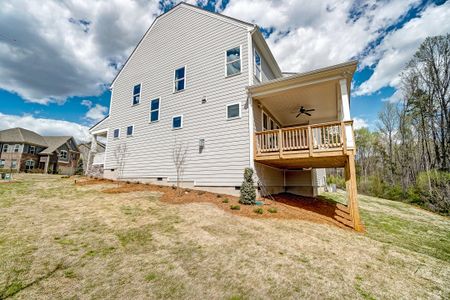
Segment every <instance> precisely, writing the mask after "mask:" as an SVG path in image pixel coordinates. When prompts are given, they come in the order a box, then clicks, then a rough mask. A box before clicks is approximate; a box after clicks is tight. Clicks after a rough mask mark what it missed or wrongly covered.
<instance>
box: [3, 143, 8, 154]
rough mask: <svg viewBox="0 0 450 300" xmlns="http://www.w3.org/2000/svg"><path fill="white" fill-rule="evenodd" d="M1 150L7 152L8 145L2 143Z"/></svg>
mask: <svg viewBox="0 0 450 300" xmlns="http://www.w3.org/2000/svg"><path fill="white" fill-rule="evenodd" d="M3 152H8V145H7V144H5V145H3Z"/></svg>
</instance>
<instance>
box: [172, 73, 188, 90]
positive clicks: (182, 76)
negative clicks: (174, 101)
mask: <svg viewBox="0 0 450 300" xmlns="http://www.w3.org/2000/svg"><path fill="white" fill-rule="evenodd" d="M185 85H186V68H185V67H182V68H179V69H176V70H175V80H174V91H175V92H179V91H182V90H184V88H185Z"/></svg>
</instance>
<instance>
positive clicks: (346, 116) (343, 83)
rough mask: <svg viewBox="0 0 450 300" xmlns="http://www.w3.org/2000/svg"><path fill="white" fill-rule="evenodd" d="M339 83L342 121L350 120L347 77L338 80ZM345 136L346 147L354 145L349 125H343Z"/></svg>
mask: <svg viewBox="0 0 450 300" xmlns="http://www.w3.org/2000/svg"><path fill="white" fill-rule="evenodd" d="M339 85H340V90H341V111H342V121H350V120H351V117H350V95H349V94H348V87H347V79H345V78H344V79H341V80H339ZM345 136H346V139H347V147H350V148H353V147H355V143H354V141H353V132H352V126H351V125H345Z"/></svg>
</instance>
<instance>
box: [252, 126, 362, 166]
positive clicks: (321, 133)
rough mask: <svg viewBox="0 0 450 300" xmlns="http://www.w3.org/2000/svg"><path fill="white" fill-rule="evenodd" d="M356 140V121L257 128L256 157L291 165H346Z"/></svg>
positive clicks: (263, 160) (266, 162)
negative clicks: (269, 128)
mask: <svg viewBox="0 0 450 300" xmlns="http://www.w3.org/2000/svg"><path fill="white" fill-rule="evenodd" d="M349 133H350V134H351V135H352V136H351V137H348V136H347V135H348V134H349ZM349 140H350V141H352V143H351V145H348V144H349V143H348V141H349ZM353 141H354V138H353V121H344V122H330V123H322V124H314V125H307V126H298V127H287V128H281V129H276V130H267V131H261V132H256V133H255V161H257V162H259V163H263V164H267V165H271V166H275V167H279V168H288V169H290V168H307V167H313V168H336V167H344V166H345V163H346V161H347V157H348V154H349V153H351V154H353V153H354V146H353V145H354V142H353Z"/></svg>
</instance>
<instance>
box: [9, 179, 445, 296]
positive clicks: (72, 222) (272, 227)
mask: <svg viewBox="0 0 450 300" xmlns="http://www.w3.org/2000/svg"><path fill="white" fill-rule="evenodd" d="M17 176H21V177H20V180H21V182H17V183H15V184H8V185H0V228H2V231H1V232H0V298H6V297H8V296H11V297H14V298H19V299H30V298H33V299H36V298H39V299H59V298H63V299H71V298H81V299H91V298H108V299H112V298H126V299H133V298H134V299H136V298H138V299H142V298H153V299H155V298H159V299H160V298H162V299H167V298H171V299H173V298H181V299H230V298H232V297H234V298H235V299H240V298H241V299H247V298H258V299H272V298H295V299H298V298H314V299H323V298H339V299H342V298H361V299H363V298H365V299H372V298H387V299H394V298H401V299H417V298H422V299H423V298H435V299H439V298H448V297H449V296H450V287H449V285H448V282H449V281H450V255H449V252H448V249H447V251H445V248H446V247H445V246H446V245H448V239H449V237H450V221H449V220H448V218H442V217H439V216H436V215H434V214H429V213H422V212H420V211H418V210H409V209H408V208H407V207H403V206H398V207H396V204H391V203H390V202H389V203H388V202H386V205H383V201H382V200H379V199H375V200H374V201H375V202H374V203H372V202H370V200H371V199H369V198H367V199H362V201H361V202H362V203H361V206H362V212H363V220H364V221H366V226H367V229H368V233H367V234H366V235H361V234H356V233H354V232H351V231H349V230H342V229H339V228H336V227H335V226H331V225H327V224H317V223H312V222H309V221H305V220H295V219H289V220H280V219H264V218H248V217H242V216H238V215H234V214H231V213H229V212H227V211H225V210H223V209H220V207H218V206H217V205H214V204H211V203H206V202H205V203H186V204H179V205H173V204H170V203H167V202H163V201H160V200H159V198H160V197H161V194H160V193H155V192H151V191H147V190H142V191H137V192H131V193H114V194H106V193H102V192H101V190H104V189H108V188H114V187H115V186H117V185H116V184H113V183H101V184H96V185H74V184H73V180H72V179H61V178H60V177H58V176H50V175H49V176H47V175H17ZM228 205H229V204H228ZM377 206H378V208H377ZM378 209H379V210H378ZM379 212H382V214H383V215H384V216H390V215H392V216H393V217H394V218H397V217H399V216H403V215H405V216H410V215H414V216H410V217H409V218H408V219H406V221H407V222H409V223H411V224H420V226H425V225H423V224H425V221H424V220H425V219H428V222H429V224H430V226H431V227H429V228H428V229H432V230H434V231H435V232H429V233H428V235H430V236H431V235H433V234H435V235H436V236H438V237H439V238H437V241H439V239H442V241H441V244H438V242H436V245H435V246H434V248H433V246H429V250H428V251H427V249H425V250H423V251H419V252H417V251H415V250H414V248H411V247H408V245H407V244H405V242H404V241H402V240H400V239H399V240H392V241H391V240H389V241H383V239H382V235H383V234H384V235H389V230H386V231H383V230H384V229H383V226H381V225H380V226H378V225H377V224H378V223H380V222H381V221H379V220H382V219H381V218H380V217H379ZM364 217H365V219H364ZM367 220H369V221H367ZM383 220H384V219H383ZM367 222H369V223H367ZM377 222H378V223H377ZM383 222H384V221H383ZM414 222H415V223H414ZM383 224H384V223H383ZM426 232H427V230H426V228H425V229H424V233H421V236H422V238H423V239H424V240H426V239H427V236H426V235H427V233H426ZM395 234H396V233H392V236H396V235H395ZM415 234H417V235H418V234H419V233H418V232H416V233H415ZM405 238H407V237H405ZM405 245H406V246H405ZM417 248H420V245H417ZM443 248H444V250H443Z"/></svg>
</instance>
